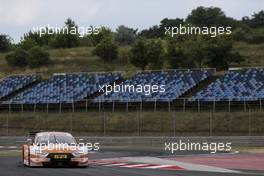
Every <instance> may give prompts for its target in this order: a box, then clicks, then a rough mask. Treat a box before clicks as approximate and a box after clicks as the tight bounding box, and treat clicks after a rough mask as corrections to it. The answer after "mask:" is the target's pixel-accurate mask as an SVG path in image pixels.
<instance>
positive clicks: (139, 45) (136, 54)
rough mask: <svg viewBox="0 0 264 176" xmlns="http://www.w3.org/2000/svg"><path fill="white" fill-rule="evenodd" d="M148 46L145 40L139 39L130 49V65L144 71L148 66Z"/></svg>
mask: <svg viewBox="0 0 264 176" xmlns="http://www.w3.org/2000/svg"><path fill="white" fill-rule="evenodd" d="M147 50H148V46H147V43H146V41H145V40H143V39H139V40H138V41H136V43H135V44H134V45H133V46H132V48H131V56H130V59H129V60H130V63H131V64H133V65H134V66H136V67H139V68H141V69H142V70H145V68H146V66H147V65H148V64H149V59H148V55H147Z"/></svg>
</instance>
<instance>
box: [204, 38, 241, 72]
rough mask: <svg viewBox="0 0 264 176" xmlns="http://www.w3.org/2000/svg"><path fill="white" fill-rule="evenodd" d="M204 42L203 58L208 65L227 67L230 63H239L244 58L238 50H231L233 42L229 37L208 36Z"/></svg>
mask: <svg viewBox="0 0 264 176" xmlns="http://www.w3.org/2000/svg"><path fill="white" fill-rule="evenodd" d="M205 44H206V45H205V47H204V48H203V49H204V60H205V64H207V65H208V66H209V67H214V68H216V69H220V70H221V69H227V68H228V67H229V65H230V64H231V63H240V62H242V61H243V60H244V59H243V57H242V56H241V55H240V54H239V53H238V52H233V50H232V49H233V42H232V40H230V39H226V38H224V37H217V38H210V39H209V40H207V41H205Z"/></svg>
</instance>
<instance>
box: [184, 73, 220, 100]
mask: <svg viewBox="0 0 264 176" xmlns="http://www.w3.org/2000/svg"><path fill="white" fill-rule="evenodd" d="M221 76H222V75H221V74H215V75H212V76H210V77H208V78H207V79H205V80H203V81H201V82H200V83H199V84H197V85H196V86H194V87H193V88H191V89H190V90H188V91H187V92H185V93H184V94H183V95H181V96H180V97H179V98H190V97H192V96H195V95H196V94H197V93H198V92H199V91H201V90H204V89H206V88H207V86H208V85H209V84H211V83H212V82H214V81H216V80H217V79H218V78H220V77H221Z"/></svg>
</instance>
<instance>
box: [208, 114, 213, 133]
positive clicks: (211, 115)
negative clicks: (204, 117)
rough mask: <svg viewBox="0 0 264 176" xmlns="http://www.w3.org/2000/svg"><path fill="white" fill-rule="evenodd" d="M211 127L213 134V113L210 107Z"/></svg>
mask: <svg viewBox="0 0 264 176" xmlns="http://www.w3.org/2000/svg"><path fill="white" fill-rule="evenodd" d="M209 129H210V136H212V135H213V114H212V110H211V109H210V124H209Z"/></svg>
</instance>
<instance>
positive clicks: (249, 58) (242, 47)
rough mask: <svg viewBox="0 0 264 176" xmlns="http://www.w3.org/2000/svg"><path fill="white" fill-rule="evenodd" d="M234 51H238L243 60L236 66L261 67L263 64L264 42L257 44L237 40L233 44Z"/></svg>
mask: <svg viewBox="0 0 264 176" xmlns="http://www.w3.org/2000/svg"><path fill="white" fill-rule="evenodd" d="M234 49H235V51H238V52H239V53H240V54H241V55H242V56H243V57H244V58H245V61H244V62H243V63H241V64H236V65H233V66H236V67H241V66H243V67H261V66H262V67H263V66H264V50H263V49H264V43H262V44H258V45H253V44H251V45H249V44H246V43H243V42H237V43H236V44H235V45H234Z"/></svg>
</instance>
